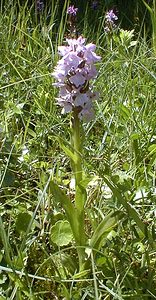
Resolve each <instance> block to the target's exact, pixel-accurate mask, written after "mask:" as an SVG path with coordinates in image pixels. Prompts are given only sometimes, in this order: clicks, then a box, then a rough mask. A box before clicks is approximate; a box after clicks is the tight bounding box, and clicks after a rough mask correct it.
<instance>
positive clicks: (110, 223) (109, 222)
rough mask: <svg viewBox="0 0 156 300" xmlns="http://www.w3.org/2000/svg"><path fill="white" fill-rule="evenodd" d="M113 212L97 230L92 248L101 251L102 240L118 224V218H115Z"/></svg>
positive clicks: (91, 242) (92, 240)
mask: <svg viewBox="0 0 156 300" xmlns="http://www.w3.org/2000/svg"><path fill="white" fill-rule="evenodd" d="M113 214H114V213H113V212H112V213H110V214H108V215H107V216H106V217H105V218H104V219H103V220H102V221H101V223H100V224H99V225H98V227H97V228H96V230H95V232H94V234H93V236H92V238H91V240H90V246H91V247H92V248H94V249H95V248H96V249H99V246H100V243H101V240H102V239H103V238H104V237H106V236H107V235H108V233H109V232H110V231H111V230H112V228H113V227H114V226H115V225H116V224H117V218H116V217H113Z"/></svg>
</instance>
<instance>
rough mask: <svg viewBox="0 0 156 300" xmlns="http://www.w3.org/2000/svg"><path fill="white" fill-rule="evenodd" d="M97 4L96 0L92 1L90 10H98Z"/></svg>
mask: <svg viewBox="0 0 156 300" xmlns="http://www.w3.org/2000/svg"><path fill="white" fill-rule="evenodd" d="M98 4H99V3H98V1H96V0H95V1H92V3H91V8H92V9H97V8H98Z"/></svg>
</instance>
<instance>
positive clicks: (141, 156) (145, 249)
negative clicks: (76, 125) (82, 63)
mask: <svg viewBox="0 0 156 300" xmlns="http://www.w3.org/2000/svg"><path fill="white" fill-rule="evenodd" d="M126 2H127V1H126ZM134 2H135V3H134ZM88 3H89V4H88V5H86V3H85V2H84V1H83V6H82V3H81V5H80V1H79V3H78V4H77V2H76V5H77V6H78V7H79V15H78V20H79V21H78V29H79V31H80V32H81V33H82V34H83V35H84V36H85V37H86V39H87V41H88V42H94V43H96V45H97V52H98V54H100V55H101V57H102V60H101V62H100V63H99V64H98V66H97V68H98V69H99V76H98V78H97V79H96V81H95V82H93V86H94V89H95V90H98V91H99V95H100V96H99V99H98V101H97V102H96V103H95V109H96V117H95V119H94V120H93V121H92V122H90V123H89V124H84V132H85V143H84V144H85V148H84V157H83V158H84V168H85V172H86V174H87V176H88V177H89V178H90V180H89V185H88V188H87V193H88V200H87V203H86V208H85V213H86V215H85V218H86V225H85V226H86V228H85V229H86V232H87V235H88V238H89V239H91V237H92V236H93V235H95V236H96V229H97V227H98V225H99V224H100V222H101V221H102V220H105V225H104V226H105V231H104V233H103V235H102V236H101V237H100V241H98V242H99V243H98V247H95V249H91V248H87V249H86V254H87V255H88V260H89V265H88V268H87V267H86V270H85V271H84V272H83V273H78V271H77V270H78V266H77V254H76V248H75V243H74V240H73V239H72V234H71V232H70V230H69V228H68V226H66V225H67V223H66V215H65V213H64V210H63V209H62V207H61V205H60V203H59V202H56V201H55V199H54V198H53V196H52V186H51V178H52V177H53V178H54V179H55V180H56V181H57V183H58V184H59V185H60V186H61V188H62V189H63V190H64V191H65V193H66V194H68V195H69V196H70V198H71V201H72V199H73V194H74V191H73V188H72V174H71V169H70V162H69V159H68V158H67V157H66V155H65V154H64V152H63V151H62V150H61V149H60V146H59V144H58V142H57V138H58V137H61V138H62V139H63V140H67V141H68V140H69V135H70V128H69V116H62V115H61V114H60V108H59V107H57V105H56V100H55V97H56V96H57V90H56V89H55V88H54V87H53V86H52V82H53V78H52V76H51V73H52V71H53V69H54V66H55V65H56V62H57V59H58V56H57V46H58V45H61V44H62V43H63V41H64V35H65V32H66V8H67V6H68V4H69V1H66V2H64V1H62V2H61V1H53V2H50V1H49V2H47V4H46V5H45V7H44V10H43V11H41V12H40V13H37V11H36V10H35V7H34V3H31V2H29V3H27V2H24V3H22V2H21V3H20V2H18V1H14V2H13V1H8V2H6V1H1V7H0V10H1V13H0V41H1V42H0V47H1V62H0V69H1V72H0V74H1V75H0V149H1V152H0V200H1V202H0V284H1V287H0V299H10V300H11V299H18V300H19V299H33V300H35V299H37V300H38V299H72V300H76V299H107V300H108V299H120V300H121V299H147V300H148V299H156V292H155V291H156V274H155V269H156V256H155V254H156V250H155V249H156V248H155V239H156V232H155V216H156V187H155V175H156V122H155V120H156V111H155V107H156V96H155V95H156V90H155V86H156V76H155V70H156V59H155V54H154V52H153V49H152V47H151V35H150V33H151V25H149V27H148V26H147V24H150V23H148V22H147V20H150V15H149V13H148V12H147V9H146V7H145V6H144V4H143V3H142V1H128V4H127V5H126V7H125V6H124V3H125V1H105V5H103V2H102V1H101V2H100V1H99V8H98V9H97V10H96V11H94V12H95V15H96V17H95V15H94V18H93V8H91V4H92V3H91V2H88ZM129 3H130V4H129ZM132 3H133V4H132ZM150 5H151V7H152V2H150ZM112 7H114V8H116V10H117V12H118V14H119V26H120V28H124V29H128V30H131V29H133V28H134V29H135V31H134V32H123V34H120V32H121V31H118V33H113V34H112V35H111V36H108V35H107V34H106V33H105V31H104V26H105V24H104V16H105V11H106V9H107V8H112ZM132 8H133V9H132ZM93 20H94V22H93ZM112 214H113V215H116V216H117V218H118V222H117V223H113V222H112V218H111V216H112ZM58 224H59V225H61V226H63V228H67V232H65V231H64V230H63V231H61V230H62V229H61V228H59V230H60V235H58V229H57V226H58ZM61 232H63V235H61Z"/></svg>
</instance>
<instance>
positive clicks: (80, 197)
mask: <svg viewBox="0 0 156 300" xmlns="http://www.w3.org/2000/svg"><path fill="white" fill-rule="evenodd" d="M71 142H72V146H73V148H74V154H75V156H76V162H75V163H74V164H72V168H73V171H74V175H75V207H76V210H77V218H78V224H79V241H78V243H77V246H78V250H77V251H78V256H79V268H80V270H82V269H83V263H84V258H85V245H86V235H85V222H84V204H85V200H86V190H85V189H84V188H83V187H82V185H81V182H82V179H83V176H82V175H83V172H82V138H81V126H80V120H79V117H78V112H77V111H76V110H75V111H74V112H73V118H72V136H71Z"/></svg>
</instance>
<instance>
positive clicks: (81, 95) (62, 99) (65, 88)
mask: <svg viewBox="0 0 156 300" xmlns="http://www.w3.org/2000/svg"><path fill="white" fill-rule="evenodd" d="M67 43H68V45H67V46H60V47H58V51H59V54H60V55H61V56H62V59H60V60H59V61H58V63H57V66H56V67H55V70H54V72H53V74H52V75H53V76H54V78H55V79H56V80H57V83H54V85H55V86H57V87H59V88H60V91H59V97H58V98H57V100H58V104H59V105H60V106H62V107H63V110H62V113H68V112H72V111H77V113H78V116H79V118H80V119H84V120H85V121H89V120H90V119H92V117H93V116H94V110H93V103H92V101H93V100H94V99H95V98H96V97H97V93H94V92H92V91H91V89H90V87H89V80H91V79H93V78H95V77H96V76H97V70H96V68H95V66H94V63H96V62H97V61H99V60H100V59H101V58H100V56H98V55H96V53H95V52H94V51H95V48H96V46H95V45H94V44H92V43H90V44H88V45H85V39H84V38H83V37H82V36H80V37H78V39H67Z"/></svg>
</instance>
